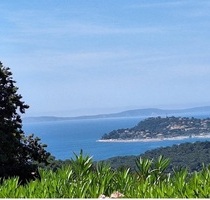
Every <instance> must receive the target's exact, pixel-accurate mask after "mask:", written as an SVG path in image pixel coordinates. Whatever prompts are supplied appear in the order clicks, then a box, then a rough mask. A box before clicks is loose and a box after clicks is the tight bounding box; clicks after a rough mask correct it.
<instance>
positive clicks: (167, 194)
mask: <svg viewBox="0 0 210 200" xmlns="http://www.w3.org/2000/svg"><path fill="white" fill-rule="evenodd" d="M136 164H137V170H136V172H131V171H130V169H121V170H118V171H116V170H115V171H114V170H112V169H111V167H110V166H109V165H107V164H105V163H97V164H96V165H94V164H93V161H92V158H91V157H89V156H84V155H83V152H82V151H81V152H80V154H79V155H75V159H71V164H68V165H64V166H63V167H62V168H59V169H57V170H56V171H53V170H49V169H39V172H40V176H41V180H38V179H37V180H35V181H31V182H29V183H28V184H26V185H19V184H18V178H16V177H14V178H11V179H7V180H3V181H2V184H1V185H0V198H98V197H99V196H100V195H102V194H104V195H105V196H111V194H112V193H113V192H115V191H119V192H120V193H122V194H123V195H124V197H126V198H209V197H210V167H208V166H203V169H202V170H201V171H199V172H193V173H189V172H188V170H187V169H185V168H183V169H176V170H174V171H173V173H166V172H165V170H166V168H167V166H168V165H169V160H168V159H165V158H163V157H162V156H160V157H159V159H158V160H157V161H153V160H148V159H141V158H139V159H138V160H137V161H136Z"/></svg>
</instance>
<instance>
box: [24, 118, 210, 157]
mask: <svg viewBox="0 0 210 200" xmlns="http://www.w3.org/2000/svg"><path fill="white" fill-rule="evenodd" d="M142 119H143V118H109V119H85V120H65V121H53V122H28V123H23V130H24V131H25V133H26V134H31V133H34V134H35V136H37V137H39V138H41V142H42V143H44V144H47V145H48V147H47V150H48V151H49V152H50V153H51V154H52V155H53V156H55V157H56V159H62V160H64V159H70V158H72V157H74V153H76V154H78V153H79V152H80V150H81V149H82V150H83V152H84V153H85V154H86V155H89V156H92V157H93V159H94V160H96V161H98V160H103V159H107V158H110V157H114V156H125V155H139V154H141V153H144V152H145V151H147V150H151V149H155V148H158V147H165V146H172V145H173V144H180V143H184V142H195V141H206V140H210V139H205V138H200V139H197V138H188V139H184V140H171V141H170V140H168V141H167V140H163V141H156V142H128V143H124V142H122V143H121V142H97V140H98V139H100V138H101V136H102V135H103V134H104V133H108V132H110V131H112V130H114V129H119V128H130V127H133V126H134V125H136V124H137V123H138V122H139V121H141V120H142Z"/></svg>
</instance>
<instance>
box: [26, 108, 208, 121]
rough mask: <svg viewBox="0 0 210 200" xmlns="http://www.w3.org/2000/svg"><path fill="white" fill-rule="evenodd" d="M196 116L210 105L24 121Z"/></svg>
mask: <svg viewBox="0 0 210 200" xmlns="http://www.w3.org/2000/svg"><path fill="white" fill-rule="evenodd" d="M172 115H174V116H194V115H209V116H210V106H204V107H195V108H188V109H176V110H167V109H157V108H147V109H134V110H127V111H123V112H119V113H111V114H99V115H87V116H78V117H55V116H40V117H25V118H23V121H24V122H40V121H61V120H77V119H100V118H119V117H156V116H172Z"/></svg>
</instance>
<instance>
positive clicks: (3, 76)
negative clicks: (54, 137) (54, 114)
mask: <svg viewBox="0 0 210 200" xmlns="http://www.w3.org/2000/svg"><path fill="white" fill-rule="evenodd" d="M15 83H16V82H15V81H14V80H13V78H12V73H11V71H10V69H9V68H6V67H4V66H3V64H2V63H1V62H0V177H9V176H12V175H15V176H19V177H20V178H21V176H24V175H21V174H20V173H21V171H22V173H23V174H25V175H27V172H28V173H29V174H30V173H31V172H32V171H34V169H35V167H34V166H35V165H34V163H35V162H36V163H41V162H45V163H46V162H47V158H48V157H49V155H50V154H49V153H48V152H47V151H46V150H45V149H44V148H45V147H46V145H43V144H41V143H40V139H39V138H37V137H36V138H34V136H33V135H30V136H28V137H26V136H25V134H24V132H23V130H22V120H21V116H20V115H21V114H23V113H25V110H26V109H27V108H29V106H28V105H26V104H25V102H24V101H22V96H21V95H20V94H18V93H17V91H18V88H17V87H16V86H15ZM24 168H25V170H24ZM26 178H27V177H26Z"/></svg>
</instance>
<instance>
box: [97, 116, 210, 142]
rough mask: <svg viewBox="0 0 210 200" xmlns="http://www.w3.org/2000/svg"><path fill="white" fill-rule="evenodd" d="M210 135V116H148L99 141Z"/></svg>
mask: <svg viewBox="0 0 210 200" xmlns="http://www.w3.org/2000/svg"><path fill="white" fill-rule="evenodd" d="M188 137H210V118H206V119H197V118H193V117H192V118H188V117H174V116H172V117H165V118H162V117H150V118H147V119H145V120H143V121H141V122H139V123H138V124H137V125H136V126H134V127H132V128H127V129H118V130H113V131H111V132H110V133H106V134H104V135H103V136H102V138H101V139H100V140H98V141H99V142H125V141H126V142H127V141H128V142H129V141H133V142H135V141H154V140H170V139H183V138H188Z"/></svg>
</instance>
